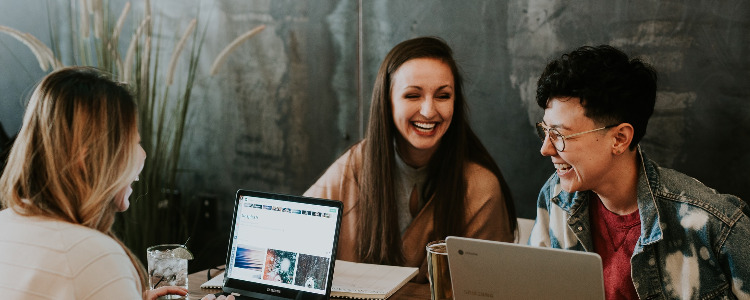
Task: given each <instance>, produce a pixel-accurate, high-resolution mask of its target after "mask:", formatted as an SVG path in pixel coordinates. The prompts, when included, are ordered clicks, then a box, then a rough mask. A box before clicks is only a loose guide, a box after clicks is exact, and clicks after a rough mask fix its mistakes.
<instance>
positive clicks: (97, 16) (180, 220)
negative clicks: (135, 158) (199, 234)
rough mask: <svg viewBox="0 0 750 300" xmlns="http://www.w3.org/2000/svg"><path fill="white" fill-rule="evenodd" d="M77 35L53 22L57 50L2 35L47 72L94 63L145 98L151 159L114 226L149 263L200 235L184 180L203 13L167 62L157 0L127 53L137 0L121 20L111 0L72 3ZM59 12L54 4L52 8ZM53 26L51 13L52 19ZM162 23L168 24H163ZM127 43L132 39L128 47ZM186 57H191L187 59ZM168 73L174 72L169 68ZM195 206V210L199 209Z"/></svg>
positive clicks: (144, 134)
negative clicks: (180, 178)
mask: <svg viewBox="0 0 750 300" xmlns="http://www.w3.org/2000/svg"><path fill="white" fill-rule="evenodd" d="M71 7H72V8H71V10H70V11H71V12H72V14H76V17H72V16H71V18H69V19H70V20H71V22H72V24H71V28H72V30H71V34H70V36H69V37H60V36H57V35H56V33H55V32H54V31H53V28H52V25H50V35H51V47H48V46H46V45H45V44H44V43H42V42H41V41H40V40H38V39H37V38H36V37H34V36H33V35H31V34H28V33H23V32H20V31H18V30H15V29H13V28H9V27H5V26H0V32H3V33H5V34H8V35H10V36H12V37H14V38H15V39H17V40H18V41H20V42H22V43H23V44H24V45H26V46H27V47H28V48H29V50H30V51H31V52H33V54H34V56H35V57H36V59H37V61H38V63H39V66H40V67H41V68H42V70H45V71H50V69H53V70H54V69H59V68H62V67H64V66H65V64H63V61H67V60H65V59H63V58H64V57H65V58H67V59H68V60H69V61H70V63H69V64H68V65H86V66H94V67H97V68H100V69H102V70H105V71H107V72H109V73H111V74H113V76H115V77H116V78H117V79H118V80H119V81H122V82H127V83H128V84H129V85H130V87H131V90H132V93H133V95H134V96H135V98H136V101H137V103H138V110H139V117H138V118H139V120H138V121H139V131H140V134H141V145H142V146H143V148H144V149H145V150H146V153H147V154H148V157H147V158H146V162H145V165H144V166H143V170H142V171H141V174H140V176H139V180H138V181H136V182H134V183H133V196H131V199H130V200H131V205H130V208H129V209H128V210H127V211H125V212H123V213H120V214H118V217H117V218H118V220H117V221H116V222H115V224H114V230H115V232H116V233H117V234H118V236H119V237H120V238H121V239H122V240H123V242H124V243H125V245H127V246H128V247H129V248H130V249H131V250H132V251H133V252H134V253H135V254H136V255H138V257H139V258H140V259H141V261H143V262H145V261H146V260H145V257H146V250H145V249H146V248H147V247H149V246H152V245H156V244H163V243H177V244H185V243H187V241H188V240H189V237H190V235H191V234H192V233H193V232H195V225H196V223H197V222H195V219H196V215H197V211H196V214H194V215H193V216H190V215H189V211H191V209H190V203H189V202H190V201H189V200H187V199H182V197H181V196H180V193H179V190H180V189H179V187H178V186H177V185H176V179H177V175H178V172H179V169H178V166H179V162H180V151H181V146H182V140H183V135H184V132H185V125H186V123H187V113H188V109H189V107H190V101H191V96H192V93H191V92H192V88H193V83H194V80H195V78H196V76H197V75H198V73H199V70H198V60H199V58H200V55H201V48H202V44H203V38H204V37H205V34H206V30H205V29H204V30H203V33H202V34H199V33H198V31H199V30H196V27H197V23H198V22H197V20H198V18H197V17H196V18H194V19H192V20H191V21H190V23H189V25H188V26H187V28H186V29H184V31H183V32H182V34H181V35H180V34H179V33H177V32H175V33H174V35H173V36H174V38H177V37H180V39H179V40H178V42H177V43H176V44H175V47H174V48H173V49H171V50H172V53H171V57H170V59H169V61H167V64H164V61H163V60H160V59H159V58H160V54H161V53H160V52H161V51H163V50H164V49H161V47H160V45H161V40H159V38H161V37H165V36H168V34H160V32H157V33H159V34H155V33H154V27H155V26H154V25H155V24H156V25H161V24H158V22H157V20H156V19H157V18H155V17H154V15H152V13H151V3H150V1H149V0H145V6H144V7H145V9H144V10H145V12H144V15H143V16H142V17H140V18H139V17H130V18H132V23H133V24H136V25H137V27H135V28H134V29H133V30H132V34H129V36H130V40H129V43H128V47H127V51H126V52H125V55H124V56H123V55H121V54H122V53H121V52H120V51H119V49H120V47H119V42H120V37H121V33H122V27H123V24H125V21H126V20H127V19H128V18H129V12H130V2H127V3H126V4H125V6H124V8H123V10H122V12H120V13H119V16H118V18H117V19H114V18H113V17H114V16H115V15H113V14H111V13H110V10H109V2H108V1H106V0H71ZM50 10H51V9H50V8H49V5H48V9H47V11H48V13H49V11H50ZM48 19H49V21H50V24H51V23H52V20H51V17H48ZM160 27H161V26H160ZM264 28H265V27H264V26H263V25H261V26H258V27H256V28H254V29H252V30H250V31H248V32H246V33H245V34H243V35H241V36H239V37H237V38H236V39H235V40H234V41H233V42H231V43H230V44H229V45H228V46H227V47H226V48H224V50H223V51H221V52H220V53H219V55H217V57H216V59H215V60H214V62H213V64H212V66H211V69H210V71H209V74H210V75H214V74H216V73H217V72H218V70H219V67H220V66H221V65H222V63H223V61H224V59H225V58H226V57H227V56H228V55H229V54H231V52H232V51H233V50H234V49H235V48H237V46H239V45H240V44H242V43H243V42H244V41H246V40H248V39H249V38H250V37H252V36H254V35H255V34H257V33H258V32H260V31H262V30H263V29H264ZM63 39H66V40H65V41H66V42H69V43H70V44H71V45H72V51H71V53H68V54H67V55H66V56H63V54H62V53H61V51H60V45H61V42H62V41H63ZM123 45H125V44H123ZM186 48H189V53H187V55H188V58H187V72H185V73H184V75H183V76H177V77H179V78H180V80H181V81H182V80H184V81H182V82H179V83H175V82H174V81H175V70H176V69H177V65H178V62H179V61H180V54H181V53H182V52H188V51H183V50H184V49H186ZM182 60H183V61H184V60H185V59H182ZM164 71H166V73H164ZM193 211H195V210H193Z"/></svg>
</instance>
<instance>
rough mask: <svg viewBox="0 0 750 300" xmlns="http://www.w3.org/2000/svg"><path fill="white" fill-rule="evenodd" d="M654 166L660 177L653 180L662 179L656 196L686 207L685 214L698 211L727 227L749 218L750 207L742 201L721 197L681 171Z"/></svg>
mask: <svg viewBox="0 0 750 300" xmlns="http://www.w3.org/2000/svg"><path fill="white" fill-rule="evenodd" d="M652 164H653V165H654V166H655V167H654V170H655V172H656V174H655V175H651V176H650V177H653V178H658V184H657V185H656V189H655V191H654V193H655V194H656V196H658V197H659V198H661V199H662V200H665V201H667V202H668V203H671V204H674V205H677V206H680V207H683V208H681V209H682V210H683V212H685V210H690V211H693V210H694V209H688V208H687V207H692V208H697V209H699V210H702V211H705V213H707V214H709V215H713V216H714V217H716V218H718V219H719V220H721V221H722V222H724V223H727V224H729V223H733V222H734V220H735V219H736V216H738V215H745V216H747V215H748V210H749V209H748V206H747V203H745V202H744V201H742V199H740V198H738V197H736V196H734V195H730V194H722V193H719V192H717V191H716V190H715V189H713V188H710V187H708V186H706V185H705V184H703V183H702V182H700V181H699V180H697V179H695V178H693V177H690V176H688V175H685V174H683V173H681V172H679V171H676V170H673V169H669V168H663V167H659V166H657V165H656V164H655V163H653V162H652ZM685 205H687V206H685Z"/></svg>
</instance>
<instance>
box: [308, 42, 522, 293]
mask: <svg viewBox="0 0 750 300" xmlns="http://www.w3.org/2000/svg"><path fill="white" fill-rule="evenodd" d="M305 195H306V196H311V197H318V198H327V199H334V200H340V201H343V202H344V216H343V219H342V228H341V235H340V238H339V248H338V253H337V257H338V258H340V259H343V260H349V261H359V262H366V263H376V264H388V265H404V266H414V267H420V275H419V276H418V277H417V279H416V280H417V281H424V280H426V279H425V278H426V277H425V274H426V261H425V256H426V255H425V246H426V244H427V243H428V242H429V241H432V240H439V239H444V238H445V237H446V236H448V235H456V236H466V237H473V238H481V239H489V240H499V241H507V242H512V241H513V240H514V236H515V232H516V227H517V223H516V214H515V208H514V205H513V200H512V198H511V195H510V190H509V188H508V186H507V184H506V183H505V180H504V179H503V176H502V174H501V172H500V169H499V168H498V166H497V164H496V163H495V161H494V160H493V159H492V157H491V156H490V154H489V153H488V152H487V150H486V149H485V148H484V146H483V145H482V143H481V142H480V141H479V139H478V138H477V136H476V135H475V134H474V132H473V131H472V130H471V128H470V126H469V121H468V119H467V108H466V102H465V99H464V95H463V89H462V79H461V75H460V73H459V70H458V66H457V64H456V62H455V60H454V59H453V54H452V50H451V49H450V47H449V46H448V45H447V44H446V43H445V42H444V41H442V40H441V39H439V38H434V37H422V38H416V39H411V40H407V41H404V42H402V43H400V44H398V45H397V46H395V47H394V48H393V49H392V50H391V51H390V52H389V53H388V55H387V56H386V58H385V60H384V61H383V63H382V64H381V65H380V69H379V70H378V75H377V78H376V80H375V87H374V90H373V95H372V104H371V108H370V118H369V124H368V126H367V132H366V136H365V139H364V140H362V141H360V142H359V143H357V144H355V145H354V146H352V147H351V148H350V149H349V150H348V151H347V152H346V153H344V155H342V156H341V157H340V158H339V159H338V160H336V162H334V163H333V165H331V167H329V168H328V170H327V171H326V172H325V174H323V176H322V177H321V178H320V179H318V181H317V182H316V183H315V184H313V186H311V187H310V189H308V190H307V192H305Z"/></svg>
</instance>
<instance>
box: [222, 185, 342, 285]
mask: <svg viewBox="0 0 750 300" xmlns="http://www.w3.org/2000/svg"><path fill="white" fill-rule="evenodd" d="M239 201H240V202H239V203H238V205H237V209H238V211H237V212H236V213H237V216H236V218H237V219H236V221H235V224H234V226H235V228H234V230H233V232H234V236H233V237H232V238H233V241H232V248H231V252H230V260H229V264H228V265H227V277H228V278H232V279H239V280H244V281H252V282H258V283H263V284H267V285H273V286H279V287H284V288H291V289H296V290H300V291H305V292H311V293H316V294H325V288H326V283H327V282H326V281H327V279H328V269H329V265H330V264H331V261H330V260H331V259H330V258H331V254H332V251H333V244H334V239H335V232H336V230H335V229H336V222H337V214H339V211H338V209H337V208H331V207H327V206H320V205H314V204H307V203H298V202H289V201H279V200H274V199H266V198H257V197H251V196H241V197H240V199H239Z"/></svg>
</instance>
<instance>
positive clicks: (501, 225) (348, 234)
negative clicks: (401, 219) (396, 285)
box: [305, 142, 514, 282]
mask: <svg viewBox="0 0 750 300" xmlns="http://www.w3.org/2000/svg"><path fill="white" fill-rule="evenodd" d="M350 162H353V163H350ZM361 165H362V143H361V142H360V143H358V144H356V145H354V146H353V147H352V148H351V149H349V151H347V152H346V153H344V155H342V156H341V157H339V159H337V160H336V161H335V162H334V163H333V164H332V165H331V166H330V167H329V168H328V170H326V172H325V173H324V174H323V176H321V177H320V179H318V181H317V182H315V184H313V185H312V186H311V187H310V189H308V190H307V191H306V192H305V196H308V197H315V198H324V199H332V200H339V201H342V202H344V210H343V216H342V219H341V234H340V236H339V244H338V250H337V254H336V257H337V259H341V260H346V261H355V262H357V261H359V259H358V258H357V257H356V252H355V248H356V235H357V228H356V226H357V218H358V217H357V216H358V213H357V209H358V207H357V206H356V205H355V204H356V203H357V200H358V199H357V195H358V188H359V187H358V184H357V179H356V176H357V175H356V174H359V171H360V169H361ZM466 178H467V180H468V193H467V196H466V204H465V209H466V210H465V211H464V214H465V218H464V219H465V220H466V224H465V228H466V232H465V233H464V235H463V236H465V237H470V238H478V239H486V240H496V241H504V242H513V239H514V236H513V234H514V233H513V232H511V230H510V228H509V227H508V222H507V219H508V213H507V211H506V209H505V203H504V201H505V200H504V198H503V196H502V193H501V192H500V183H499V181H498V180H497V177H495V176H494V174H492V172H490V170H488V169H486V168H484V167H482V166H480V165H478V164H475V163H470V164H469V165H467V166H466ZM432 211H433V205H432V201H428V202H427V203H426V204H425V206H424V207H423V208H422V210H421V211H420V212H419V213H418V214H417V216H416V217H415V218H414V220H413V221H412V222H411V224H410V225H409V227H408V228H407V229H406V231H405V232H404V235H403V236H402V238H401V240H402V247H403V253H404V256H405V258H406V262H405V264H404V265H405V266H410V267H419V275H417V277H416V278H415V280H414V281H416V282H426V280H427V277H426V274H427V261H426V260H425V257H426V250H425V246H426V245H427V243H429V242H430V238H429V236H430V233H431V232H432V230H433V223H434V220H433V213H432Z"/></svg>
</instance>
